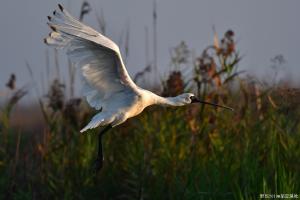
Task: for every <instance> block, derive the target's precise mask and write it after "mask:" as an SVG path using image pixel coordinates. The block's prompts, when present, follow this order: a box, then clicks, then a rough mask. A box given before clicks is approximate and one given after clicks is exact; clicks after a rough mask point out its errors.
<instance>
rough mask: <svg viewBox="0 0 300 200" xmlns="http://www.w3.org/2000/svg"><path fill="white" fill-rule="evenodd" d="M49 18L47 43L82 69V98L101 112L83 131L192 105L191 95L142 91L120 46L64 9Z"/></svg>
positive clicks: (61, 8) (58, 10)
mask: <svg viewBox="0 0 300 200" xmlns="http://www.w3.org/2000/svg"><path fill="white" fill-rule="evenodd" d="M48 19H49V23H48V25H49V26H50V27H51V28H52V30H53V31H52V32H51V33H50V34H49V37H47V38H46V39H45V43H47V44H48V45H52V46H55V47H57V48H59V47H61V48H64V49H66V50H67V55H68V57H69V59H70V60H71V61H72V62H73V63H74V64H75V65H76V66H77V67H78V68H80V69H81V75H82V81H83V90H82V91H83V95H84V96H86V99H87V102H88V103H89V104H90V106H92V107H94V108H95V109H96V110H99V111H100V112H99V113H98V114H96V115H95V116H94V117H93V118H92V120H91V121H90V123H89V124H88V125H87V126H85V127H84V128H83V129H82V130H81V132H84V131H86V130H88V129H92V128H96V127H98V126H105V125H111V126H117V125H119V124H121V123H123V122H125V121H126V120H127V119H128V118H131V117H134V116H136V115H138V114H140V113H141V112H142V111H143V110H144V108H146V107H147V106H150V105H154V104H159V105H167V106H183V105H186V104H190V103H191V98H190V97H191V96H193V94H190V93H185V94H182V95H179V96H177V97H170V98H163V97H160V96H158V95H156V94H154V93H152V92H150V91H147V90H144V89H141V88H139V87H138V86H137V85H136V84H135V83H134V82H133V81H132V79H131V78H130V76H129V75H128V72H127V70H126V68H125V65H124V63H123V60H122V57H121V53H120V50H119V47H118V46H117V45H116V44H115V43H114V42H113V41H111V40H110V39H108V38H107V37H105V36H103V35H101V34H100V33H98V32H97V31H95V30H94V29H92V28H90V27H88V26H86V25H84V24H83V23H81V22H79V21H78V20H76V19H75V18H74V17H72V16H71V15H70V14H69V13H68V12H67V11H66V10H65V9H64V8H63V7H62V6H60V5H59V9H57V10H55V11H54V12H53V16H51V17H48Z"/></svg>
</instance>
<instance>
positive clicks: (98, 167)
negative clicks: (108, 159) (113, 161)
mask: <svg viewBox="0 0 300 200" xmlns="http://www.w3.org/2000/svg"><path fill="white" fill-rule="evenodd" d="M102 167H103V159H102V158H97V159H96V160H95V162H94V165H93V169H92V170H93V172H94V173H98V172H99V171H100V170H101V169H102Z"/></svg>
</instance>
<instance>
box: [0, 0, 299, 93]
mask: <svg viewBox="0 0 300 200" xmlns="http://www.w3.org/2000/svg"><path fill="white" fill-rule="evenodd" d="M89 2H90V4H91V5H92V9H93V10H92V12H91V13H90V14H89V15H88V16H86V17H85V19H84V23H86V24H88V25H90V26H92V27H94V28H95V29H96V30H99V26H98V24H97V21H96V16H95V14H96V12H98V13H100V12H101V10H102V11H103V14H104V18H105V20H106V24H107V36H109V37H110V38H112V39H113V40H114V41H116V42H117V43H118V41H119V40H120V36H121V33H122V32H124V30H126V26H127V25H128V24H129V26H130V44H129V49H130V55H129V58H128V62H127V68H128V71H129V73H130V74H131V76H133V75H134V74H135V73H136V72H137V71H140V70H141V69H142V68H144V66H145V27H148V29H149V37H150V41H152V40H151V37H152V8H153V1H151V0H147V1H146V0H145V1H141V0H90V1H89ZM57 3H61V4H63V5H64V6H65V8H66V9H68V10H69V11H70V12H71V14H73V15H75V16H76V17H78V15H79V10H80V7H81V3H82V0H72V1H71V0H61V1H52V0H51V1H50V0H26V1H25V0H5V1H4V0H3V1H2V2H1V4H0V5H1V6H0V27H1V28H0V36H1V37H0V91H1V90H2V89H3V88H4V83H5V82H6V81H7V79H8V77H9V75H10V74H11V73H15V74H16V75H17V79H18V85H23V84H25V83H28V82H30V81H31V80H30V77H29V73H28V71H27V69H26V61H28V63H29V64H30V65H31V66H32V68H33V70H34V74H35V76H36V77H37V79H38V80H37V84H40V80H39V79H40V76H42V75H41V74H43V76H46V75H45V73H46V68H45V60H46V59H45V51H46V49H47V48H48V49H49V51H50V53H51V57H50V59H51V66H50V67H51V68H52V69H51V74H50V77H53V76H54V71H55V70H54V66H53V56H52V53H53V50H52V49H50V48H49V47H47V46H45V45H44V43H43V42H42V40H43V38H44V37H45V36H46V35H47V34H48V32H49V29H48V27H47V25H46V22H47V18H46V16H47V15H49V14H51V12H52V11H53V10H54V9H55V8H56V5H57ZM157 15H158V66H159V68H160V71H161V72H163V73H165V72H166V71H168V69H170V53H169V50H170V48H171V47H174V46H176V45H177V44H179V42H180V41H182V40H184V41H185V42H186V43H187V45H188V46H189V47H190V48H191V49H193V50H195V51H196V52H197V53H198V54H200V52H201V51H202V50H203V49H204V48H205V47H206V46H207V45H209V44H211V43H212V41H213V31H212V26H215V27H216V30H217V32H218V34H219V36H222V35H223V33H224V32H225V31H226V30H228V29H232V30H234V31H235V33H236V39H237V41H238V47H237V48H238V49H239V50H240V52H241V54H242V55H244V59H243V61H242V62H241V63H240V69H245V70H247V71H249V72H251V73H257V74H263V73H265V72H266V71H267V69H268V68H270V65H271V62H270V59H271V58H272V57H274V56H275V55H278V54H282V55H284V57H285V59H286V60H287V64H286V66H285V67H286V68H287V69H286V70H285V71H286V72H285V73H287V74H291V75H292V78H293V79H294V80H298V79H299V78H300V68H299V66H298V65H299V64H298V62H299V58H300V53H299V45H300V39H299V36H300V25H299V19H300V1H299V0H285V1H283V0H244V1H241V0H218V1H217V0H185V1H183V0H157ZM150 43H151V42H150ZM150 48H151V49H150V58H152V45H150ZM60 54H61V55H60V59H61V63H62V64H61V67H63V68H65V69H61V70H62V71H63V73H65V72H66V71H67V69H66V67H65V66H64V63H65V62H66V56H65V55H64V54H63V53H60Z"/></svg>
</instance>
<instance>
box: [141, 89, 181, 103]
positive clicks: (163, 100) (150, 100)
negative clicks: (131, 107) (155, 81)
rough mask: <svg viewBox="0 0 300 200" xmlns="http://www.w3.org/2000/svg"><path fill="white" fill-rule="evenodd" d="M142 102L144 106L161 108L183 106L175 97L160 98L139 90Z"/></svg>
mask: <svg viewBox="0 0 300 200" xmlns="http://www.w3.org/2000/svg"><path fill="white" fill-rule="evenodd" d="M140 92H141V93H142V96H143V97H144V98H143V101H144V105H145V106H150V105H155V104H156V105H161V106H183V105H184V104H183V103H182V102H180V101H179V99H178V98H177V97H161V96H159V95H157V94H154V93H153V92H150V91H148V90H144V89H141V90H140Z"/></svg>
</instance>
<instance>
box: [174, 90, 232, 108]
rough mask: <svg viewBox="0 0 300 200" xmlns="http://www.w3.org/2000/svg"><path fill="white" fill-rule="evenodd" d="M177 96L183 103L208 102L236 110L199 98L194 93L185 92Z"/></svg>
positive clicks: (208, 103)
mask: <svg viewBox="0 0 300 200" xmlns="http://www.w3.org/2000/svg"><path fill="white" fill-rule="evenodd" d="M176 98H177V100H178V102H180V103H181V104H182V105H188V104H192V103H201V104H207V105H211V106H215V107H221V108H225V109H229V110H231V111H234V110H233V108H230V107H227V106H222V105H219V104H215V103H210V102H206V101H202V100H200V99H199V98H197V97H196V96H195V95H194V94H193V93H184V94H181V95H178V96H177V97H176Z"/></svg>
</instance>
